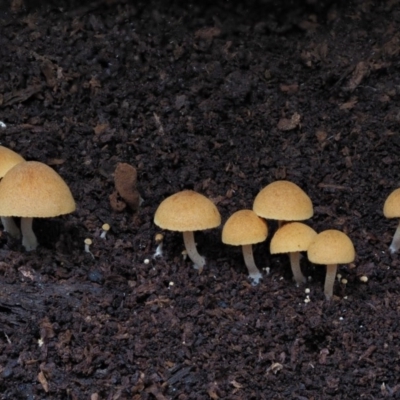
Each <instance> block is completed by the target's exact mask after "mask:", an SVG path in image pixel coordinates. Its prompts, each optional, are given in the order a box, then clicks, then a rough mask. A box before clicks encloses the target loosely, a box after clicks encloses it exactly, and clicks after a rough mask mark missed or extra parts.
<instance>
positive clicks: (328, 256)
mask: <svg viewBox="0 0 400 400" xmlns="http://www.w3.org/2000/svg"><path fill="white" fill-rule="evenodd" d="M307 256H308V259H309V260H310V261H311V262H312V263H314V264H326V277H325V286H324V293H325V297H326V299H327V300H330V299H331V298H332V296H333V284H334V283H335V278H336V271H337V266H338V264H348V263H351V262H353V261H354V258H355V250H354V246H353V243H352V241H351V240H350V238H349V237H348V236H347V235H346V234H345V233H343V232H341V231H338V230H336V229H329V230H326V231H323V232H321V233H319V234H318V235H317V236H315V237H314V239H313V241H312V242H311V243H310V246H309V247H308V250H307Z"/></svg>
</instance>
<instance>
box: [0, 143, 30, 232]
mask: <svg viewBox="0 0 400 400" xmlns="http://www.w3.org/2000/svg"><path fill="white" fill-rule="evenodd" d="M24 161H25V160H24V159H23V158H22V157H21V156H20V155H19V154H18V153H16V152H15V151H13V150H10V149H8V148H7V147H4V146H0V178H3V177H4V176H5V175H6V173H7V172H8V171H9V170H10V169H11V168H12V167H14V166H15V165H17V164H20V163H22V162H24ZM1 223H2V224H3V227H4V230H5V231H6V232H8V233H9V234H10V235H11V236H12V237H14V238H16V239H19V238H20V237H21V231H20V230H19V228H18V226H17V225H16V223H15V221H14V219H13V218H12V217H1Z"/></svg>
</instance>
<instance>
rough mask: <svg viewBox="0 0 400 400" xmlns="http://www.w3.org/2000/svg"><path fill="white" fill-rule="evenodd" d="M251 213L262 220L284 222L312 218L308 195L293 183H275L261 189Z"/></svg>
mask: <svg viewBox="0 0 400 400" xmlns="http://www.w3.org/2000/svg"><path fill="white" fill-rule="evenodd" d="M253 211H254V212H255V213H256V214H257V215H258V216H259V217H262V218H265V219H274V220H277V221H278V223H279V226H281V225H282V224H283V222H284V221H304V220H306V219H309V218H311V217H312V216H313V214H314V211H313V205H312V202H311V199H310V198H309V197H308V195H307V194H306V193H305V192H304V191H303V190H302V189H301V188H300V187H299V186H297V185H296V184H295V183H293V182H289V181H275V182H272V183H270V184H269V185H267V186H266V187H265V188H264V189H262V190H261V191H260V192H259V193H258V194H257V196H256V198H255V199H254V203H253Z"/></svg>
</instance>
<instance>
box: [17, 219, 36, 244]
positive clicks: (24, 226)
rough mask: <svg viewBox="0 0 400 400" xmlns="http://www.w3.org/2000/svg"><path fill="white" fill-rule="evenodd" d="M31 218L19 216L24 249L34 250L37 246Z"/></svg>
mask: <svg viewBox="0 0 400 400" xmlns="http://www.w3.org/2000/svg"><path fill="white" fill-rule="evenodd" d="M32 222H33V218H21V232H22V245H23V246H24V247H25V250H26V251H31V250H35V249H36V247H37V246H38V241H37V239H36V235H35V234H34V232H33V230H32Z"/></svg>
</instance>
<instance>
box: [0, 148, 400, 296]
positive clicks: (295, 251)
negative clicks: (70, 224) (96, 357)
mask: <svg viewBox="0 0 400 400" xmlns="http://www.w3.org/2000/svg"><path fill="white" fill-rule="evenodd" d="M0 179H1V180H0V216H1V222H2V224H3V227H4V230H5V231H6V232H8V233H9V234H10V235H11V236H12V237H14V238H20V237H21V236H22V244H23V246H24V247H25V249H26V250H27V251H30V250H35V249H36V247H37V246H38V241H37V238H36V235H35V234H34V232H33V230H32V221H33V218H48V217H56V216H59V215H63V214H68V213H71V212H73V211H75V208H76V205H75V201H74V199H73V196H72V194H71V191H70V189H69V188H68V186H67V184H66V183H65V182H64V180H63V179H62V178H61V177H60V176H59V175H58V174H57V173H56V172H55V171H54V170H53V169H52V168H50V167H49V166H47V165H46V164H43V163H40V162H37V161H25V160H24V158H23V157H21V156H20V155H19V154H17V153H15V152H14V151H12V150H10V149H8V148H6V147H4V146H0ZM383 213H384V215H385V217H386V218H400V188H399V189H396V190H395V191H394V192H392V193H391V194H390V195H389V197H388V198H387V200H386V201H385V204H384V207H383ZM313 214H314V212H313V206H312V202H311V200H310V198H309V197H308V196H307V194H306V193H305V192H304V191H303V190H302V189H301V188H300V187H299V186H297V185H296V184H294V183H292V182H289V181H285V180H280V181H275V182H273V183H271V184H269V185H268V186H266V187H265V188H263V189H262V190H261V191H260V192H259V193H258V195H257V196H256V198H255V199H254V204H253V209H252V210H239V211H237V212H235V213H234V214H232V215H231V216H230V217H229V218H228V220H227V221H226V223H225V225H224V227H223V229H222V242H223V243H225V244H228V245H233V246H242V251H243V257H244V261H245V264H246V266H247V269H248V272H249V277H250V278H251V279H252V282H253V284H255V285H257V284H258V283H259V281H260V279H261V278H262V274H261V272H260V271H259V269H258V268H257V266H256V264H255V262H254V257H253V248H252V246H253V245H254V244H256V243H260V242H263V241H265V240H266V239H267V236H268V225H267V222H266V220H276V221H278V229H277V231H276V232H275V234H274V236H273V237H272V239H271V243H270V252H271V254H279V253H287V254H288V255H289V259H290V265H291V268H292V272H293V278H294V280H295V282H296V283H297V284H298V285H300V284H303V283H305V282H306V278H305V277H304V275H303V273H302V272H301V268H300V253H301V252H307V256H308V259H309V261H310V262H312V263H314V264H322V265H326V278H325V286H324V293H325V296H326V298H327V299H331V298H332V296H333V285H334V282H335V277H336V272H337V266H338V264H348V263H351V262H353V261H354V258H355V250H354V246H353V243H352V241H351V240H350V238H349V237H348V236H347V235H346V234H345V233H343V232H341V231H338V230H335V229H329V230H325V231H323V232H320V233H317V232H315V231H314V229H312V228H311V227H310V226H308V225H306V224H304V223H303V222H299V221H305V220H308V219H310V218H311V217H312V216H313ZM14 217H16V218H20V227H18V225H17V224H16V221H15V220H14ZM154 222H155V224H156V225H157V226H159V227H160V228H162V229H167V230H171V231H179V232H183V240H184V243H185V248H186V252H187V254H188V256H189V258H190V259H191V260H192V262H193V263H194V266H195V268H196V269H198V270H199V273H201V272H202V270H203V268H204V266H205V264H206V261H205V258H204V257H202V256H201V255H200V254H199V253H198V251H197V249H196V243H195V241H194V232H195V231H199V230H206V229H212V228H216V227H218V226H219V225H220V224H221V215H220V213H219V211H218V209H217V207H216V206H215V204H214V203H213V202H212V201H211V200H209V199H208V198H207V197H205V196H203V195H202V194H200V193H197V192H195V191H192V190H184V191H182V192H178V193H175V194H173V195H172V196H170V197H168V198H166V199H165V200H164V201H163V202H162V203H161V204H160V205H159V207H158V208H157V211H156V213H155V216H154ZM106 225H107V227H108V228H107V230H108V229H109V225H108V224H106ZM87 247H88V245H87ZM399 249H400V223H399V225H398V227H397V229H396V232H395V234H394V237H393V240H392V243H391V245H390V251H391V252H392V253H395V252H396V251H398V250H399Z"/></svg>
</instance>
